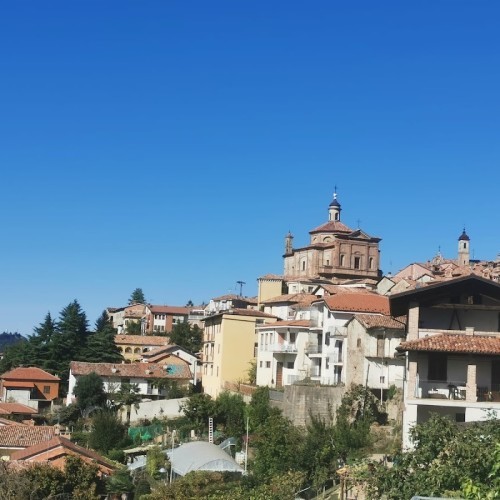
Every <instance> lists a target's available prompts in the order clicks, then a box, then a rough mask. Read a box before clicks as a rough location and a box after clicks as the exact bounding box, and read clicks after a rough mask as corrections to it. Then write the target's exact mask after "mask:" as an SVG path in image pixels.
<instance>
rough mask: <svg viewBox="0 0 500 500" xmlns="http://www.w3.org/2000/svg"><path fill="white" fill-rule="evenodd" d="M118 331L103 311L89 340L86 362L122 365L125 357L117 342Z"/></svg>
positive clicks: (86, 349)
mask: <svg viewBox="0 0 500 500" xmlns="http://www.w3.org/2000/svg"><path fill="white" fill-rule="evenodd" d="M115 335H116V329H115V328H113V323H112V322H111V320H110V319H109V316H108V313H107V312H106V311H103V312H102V314H101V315H100V316H99V317H98V318H97V320H96V322H95V331H94V332H92V333H91V334H90V335H89V336H88V338H87V345H86V348H85V360H86V361H88V362H90V363H121V362H122V361H123V356H122V353H121V351H120V349H119V348H118V346H117V345H116V342H115Z"/></svg>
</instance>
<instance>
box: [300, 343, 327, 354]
mask: <svg viewBox="0 0 500 500" xmlns="http://www.w3.org/2000/svg"><path fill="white" fill-rule="evenodd" d="M304 352H305V353H306V354H321V353H322V352H323V346H322V345H321V344H319V345H318V344H307V345H306V346H305V348H304Z"/></svg>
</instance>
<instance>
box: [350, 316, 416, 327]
mask: <svg viewBox="0 0 500 500" xmlns="http://www.w3.org/2000/svg"><path fill="white" fill-rule="evenodd" d="M354 317H355V318H356V319H357V320H358V321H359V322H360V323H361V324H362V325H363V326H364V327H365V328H366V329H367V330H370V329H371V328H387V329H391V330H403V331H404V330H405V325H406V316H400V317H399V318H393V317H392V316H387V315H385V314H356V315H355V316H354Z"/></svg>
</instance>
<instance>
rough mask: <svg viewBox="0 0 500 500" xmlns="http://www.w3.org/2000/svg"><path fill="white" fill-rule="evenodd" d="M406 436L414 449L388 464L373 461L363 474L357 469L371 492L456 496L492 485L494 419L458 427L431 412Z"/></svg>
mask: <svg viewBox="0 0 500 500" xmlns="http://www.w3.org/2000/svg"><path fill="white" fill-rule="evenodd" d="M411 438H412V441H413V444H414V446H415V447H414V449H413V450H411V451H408V452H404V453H401V454H400V455H399V456H397V457H396V460H395V463H394V466H393V467H392V468H386V467H383V466H382V465H375V466H374V468H373V470H371V471H369V473H368V474H366V476H364V477H363V475H362V473H361V476H362V477H363V479H364V481H366V485H367V487H368V491H369V494H370V495H371V497H373V498H381V497H385V498H388V499H399V498H406V497H408V498H411V496H412V495H422V496H447V497H450V496H452V495H453V496H455V497H456V496H461V494H460V492H461V491H464V492H466V493H467V494H470V495H472V498H475V497H474V496H473V495H474V494H475V491H476V493H478V494H480V493H481V489H482V490H483V491H488V489H491V485H492V481H491V477H490V474H491V473H492V471H494V470H495V461H496V460H497V458H496V445H497V443H498V442H500V425H498V420H491V421H487V422H478V423H476V424H473V425H471V426H469V427H467V428H460V427H459V426H457V425H456V424H455V423H454V422H452V421H450V420H449V419H448V418H445V417H442V416H438V415H435V414H434V415H432V416H431V417H430V418H429V420H428V421H427V422H424V423H421V424H417V425H416V426H415V427H414V428H413V429H412V431H411ZM476 488H478V489H477V490H476ZM476 498H488V497H481V496H479V497H476Z"/></svg>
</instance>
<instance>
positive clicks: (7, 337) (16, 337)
mask: <svg viewBox="0 0 500 500" xmlns="http://www.w3.org/2000/svg"><path fill="white" fill-rule="evenodd" d="M18 342H26V338H25V337H23V336H22V335H21V334H20V333H17V332H14V333H12V332H2V333H0V352H3V351H5V348H6V347H9V346H11V345H13V344H17V343H18Z"/></svg>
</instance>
